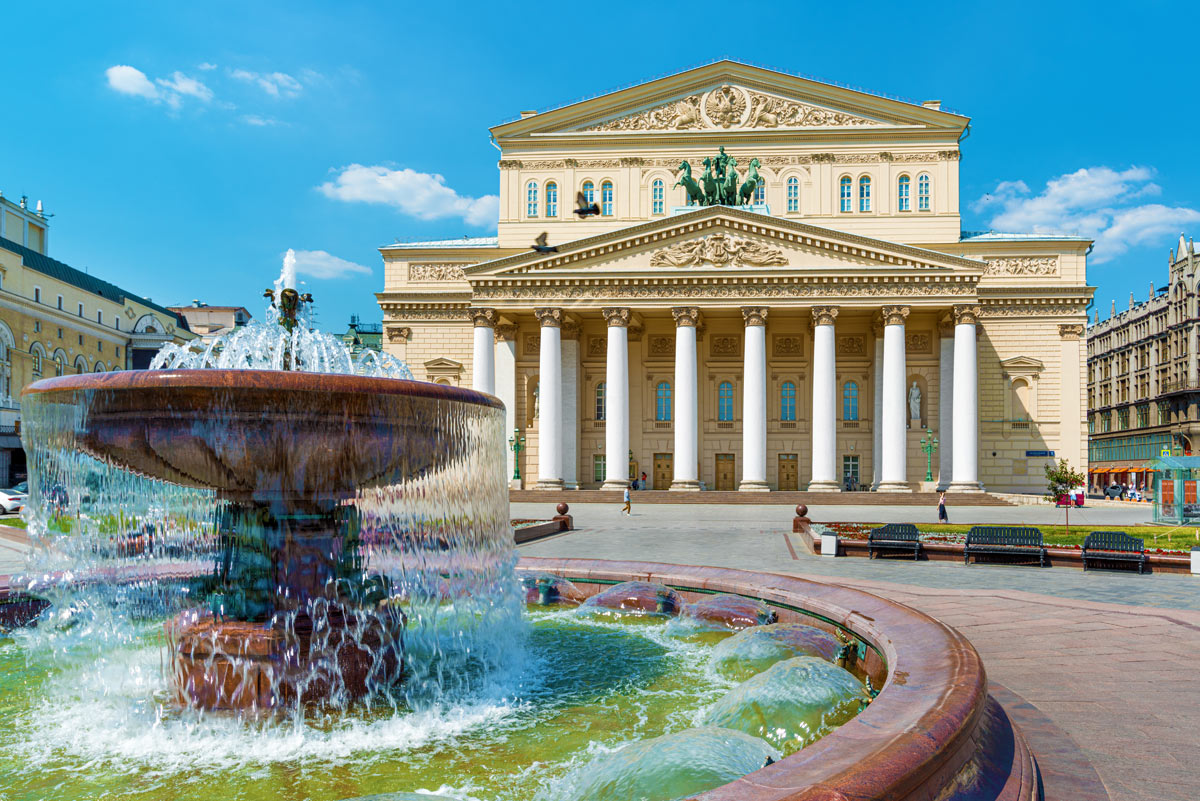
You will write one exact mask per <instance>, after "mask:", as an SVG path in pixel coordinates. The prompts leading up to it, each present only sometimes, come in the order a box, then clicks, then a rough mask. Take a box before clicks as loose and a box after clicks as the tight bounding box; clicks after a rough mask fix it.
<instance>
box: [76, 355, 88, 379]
mask: <svg viewBox="0 0 1200 801" xmlns="http://www.w3.org/2000/svg"><path fill="white" fill-rule="evenodd" d="M87 371H88V366H87V359H85V358H83V357H82V356H80V357H79V358H77V359H75V372H76V373H78V374H79V375H83V374H84V373H86V372H87Z"/></svg>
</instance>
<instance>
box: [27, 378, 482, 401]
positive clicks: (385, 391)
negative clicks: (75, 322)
mask: <svg viewBox="0 0 1200 801" xmlns="http://www.w3.org/2000/svg"><path fill="white" fill-rule="evenodd" d="M163 389H212V390H218V389H240V390H247V391H255V390H264V391H284V392H330V393H354V394H371V395H402V396H405V397H417V398H430V399H432V400H445V401H457V402H459V403H470V404H474V405H476V406H490V407H492V408H494V409H503V408H504V403H503V402H502V401H501V400H500V399H499V398H497V397H495V396H493V395H488V394H486V393H483V392H477V391H475V390H472V389H466V388H464V387H452V386H447V385H446V384H435V383H433V382H430V381H416V380H409V379H405V378H375V377H372V376H361V375H348V374H344V373H308V372H303V371H299V370H221V369H202V370H181V369H170V370H120V371H116V372H110V373H83V374H80V375H64V376H55V377H52V378H43V379H41V380H40V381H35V382H34V383H32V384H30V385H28V386H27V387H25V388H24V389H23V390H22V391H21V397H26V396H32V395H46V394H58V393H63V392H86V391H90V390H163Z"/></svg>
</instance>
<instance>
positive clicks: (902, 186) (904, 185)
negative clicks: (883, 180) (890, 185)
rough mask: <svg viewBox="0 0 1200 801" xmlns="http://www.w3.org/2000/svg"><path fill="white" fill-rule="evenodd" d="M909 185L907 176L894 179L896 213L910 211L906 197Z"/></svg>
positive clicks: (910, 207)
mask: <svg viewBox="0 0 1200 801" xmlns="http://www.w3.org/2000/svg"><path fill="white" fill-rule="evenodd" d="M909 183H910V182H909V180H908V176H907V175H901V176H900V177H899V178H898V179H896V211H911V210H912V206H911V205H910V202H909V197H908V190H909Z"/></svg>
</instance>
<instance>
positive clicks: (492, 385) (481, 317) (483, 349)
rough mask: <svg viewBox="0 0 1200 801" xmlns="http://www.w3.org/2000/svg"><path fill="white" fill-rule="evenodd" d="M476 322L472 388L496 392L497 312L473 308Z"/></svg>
mask: <svg viewBox="0 0 1200 801" xmlns="http://www.w3.org/2000/svg"><path fill="white" fill-rule="evenodd" d="M471 319H472V320H473V321H474V322H475V333H474V337H475V339H474V347H473V348H472V350H471V388H472V389H475V390H478V391H479V392H486V393H487V394H489V395H495V394H496V345H495V338H496V312H495V310H494V309H471Z"/></svg>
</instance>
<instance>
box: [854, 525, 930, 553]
mask: <svg viewBox="0 0 1200 801" xmlns="http://www.w3.org/2000/svg"><path fill="white" fill-rule="evenodd" d="M883 550H899V551H912V555H913V561H916V560H917V559H918V558H919V557H920V555H921V533H920V532H919V531H917V527H916V526H914V525H913V524H912V523H888V524H887V525H886V526H880V527H879V528H873V529H871V534H870V536H868V537H867V558H868V559H871V558H873V556H874V554H875V552H876V551H883Z"/></svg>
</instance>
